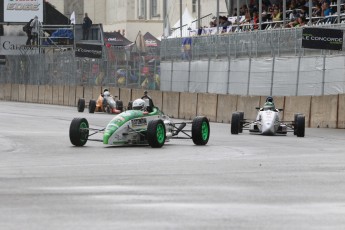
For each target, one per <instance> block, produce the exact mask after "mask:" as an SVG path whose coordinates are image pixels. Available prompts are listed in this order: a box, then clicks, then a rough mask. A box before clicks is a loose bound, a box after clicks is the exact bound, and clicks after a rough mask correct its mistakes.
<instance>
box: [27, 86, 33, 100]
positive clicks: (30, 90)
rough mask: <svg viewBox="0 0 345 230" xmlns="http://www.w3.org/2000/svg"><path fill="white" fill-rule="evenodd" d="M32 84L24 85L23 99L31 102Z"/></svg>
mask: <svg viewBox="0 0 345 230" xmlns="http://www.w3.org/2000/svg"><path fill="white" fill-rule="evenodd" d="M32 94H33V85H26V87H25V101H26V102H29V103H32V102H33V100H32Z"/></svg>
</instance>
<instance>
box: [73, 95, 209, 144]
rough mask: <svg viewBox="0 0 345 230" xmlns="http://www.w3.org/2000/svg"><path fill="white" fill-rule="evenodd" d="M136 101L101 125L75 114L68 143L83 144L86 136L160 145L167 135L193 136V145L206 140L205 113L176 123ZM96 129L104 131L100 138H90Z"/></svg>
mask: <svg viewBox="0 0 345 230" xmlns="http://www.w3.org/2000/svg"><path fill="white" fill-rule="evenodd" d="M138 100H142V99H138ZM136 101H137V100H136ZM136 101H134V102H133V109H132V110H127V111H124V112H122V113H120V114H118V115H116V116H115V117H114V118H113V119H112V120H111V121H110V122H109V123H108V125H107V126H106V128H103V129H93V128H90V127H89V123H88V121H87V120H86V119H85V118H74V119H73V120H72V122H71V124H70V129H69V137H70V141H71V143H72V144H73V145H75V146H84V145H85V144H86V142H87V141H88V140H89V141H99V142H103V144H106V145H115V146H116V145H149V146H151V147H152V148H161V147H162V146H163V145H164V143H165V142H166V141H167V140H169V139H192V140H193V142H194V144H195V145H206V144H207V142H208V140H209V136H210V124H209V121H208V119H207V118H206V117H204V116H197V117H195V118H194V119H193V120H192V121H186V122H180V123H175V122H173V121H172V120H171V119H170V118H169V117H168V116H167V115H164V114H163V112H162V111H160V110H159V109H158V108H157V107H153V108H150V110H149V111H147V110H138V109H136ZM97 133H100V134H103V138H99V139H92V138H90V137H91V136H93V135H95V134H97Z"/></svg>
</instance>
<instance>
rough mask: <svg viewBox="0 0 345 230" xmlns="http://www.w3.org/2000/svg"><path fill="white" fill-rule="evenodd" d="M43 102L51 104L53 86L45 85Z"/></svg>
mask: <svg viewBox="0 0 345 230" xmlns="http://www.w3.org/2000/svg"><path fill="white" fill-rule="evenodd" d="M44 104H53V86H50V85H46V86H45V89H44Z"/></svg>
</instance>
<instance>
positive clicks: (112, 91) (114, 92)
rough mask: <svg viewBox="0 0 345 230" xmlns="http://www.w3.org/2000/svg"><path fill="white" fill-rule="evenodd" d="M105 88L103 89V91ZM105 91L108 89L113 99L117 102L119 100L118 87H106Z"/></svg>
mask: <svg viewBox="0 0 345 230" xmlns="http://www.w3.org/2000/svg"><path fill="white" fill-rule="evenodd" d="M104 89H105V88H103V90H104ZM107 89H109V92H110V94H111V95H113V96H114V97H115V96H116V97H117V99H118V100H119V98H120V89H119V88H118V87H107Z"/></svg>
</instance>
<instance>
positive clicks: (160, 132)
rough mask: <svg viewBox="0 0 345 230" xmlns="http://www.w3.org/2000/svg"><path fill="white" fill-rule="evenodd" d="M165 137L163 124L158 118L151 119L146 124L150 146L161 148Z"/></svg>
mask: <svg viewBox="0 0 345 230" xmlns="http://www.w3.org/2000/svg"><path fill="white" fill-rule="evenodd" d="M165 138H166V133H165V125H164V122H163V121H162V120H160V119H158V120H152V121H150V122H149V124H148V125H147V141H148V143H149V145H150V146H151V147H152V148H161V147H162V146H163V145H164V142H165Z"/></svg>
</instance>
